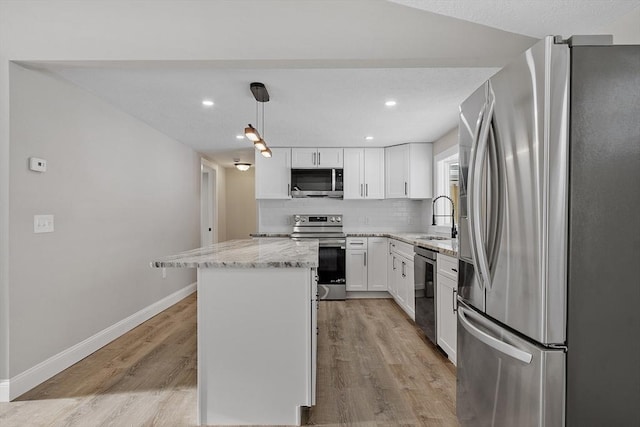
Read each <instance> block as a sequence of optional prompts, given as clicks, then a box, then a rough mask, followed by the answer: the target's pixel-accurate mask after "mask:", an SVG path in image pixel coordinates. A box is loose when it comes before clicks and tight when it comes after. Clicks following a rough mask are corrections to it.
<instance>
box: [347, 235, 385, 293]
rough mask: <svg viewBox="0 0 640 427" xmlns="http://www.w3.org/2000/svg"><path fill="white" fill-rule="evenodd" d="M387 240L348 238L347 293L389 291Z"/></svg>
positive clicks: (383, 238)
mask: <svg viewBox="0 0 640 427" xmlns="http://www.w3.org/2000/svg"><path fill="white" fill-rule="evenodd" d="M386 254H387V238H386V237H369V238H367V237H349V238H347V253H346V266H345V268H346V275H347V291H386V290H387V258H386Z"/></svg>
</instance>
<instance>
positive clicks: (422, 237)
mask: <svg viewBox="0 0 640 427" xmlns="http://www.w3.org/2000/svg"><path fill="white" fill-rule="evenodd" d="M413 237H414V238H415V239H418V240H451V237H442V236H433V235H430V234H419V235H416V236H413Z"/></svg>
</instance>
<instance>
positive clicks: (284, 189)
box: [255, 148, 291, 199]
mask: <svg viewBox="0 0 640 427" xmlns="http://www.w3.org/2000/svg"><path fill="white" fill-rule="evenodd" d="M271 153H272V156H271V158H266V157H264V156H263V155H262V154H260V152H258V151H256V157H255V159H256V161H255V164H256V166H255V168H256V173H255V176H256V199H290V198H291V148H272V149H271Z"/></svg>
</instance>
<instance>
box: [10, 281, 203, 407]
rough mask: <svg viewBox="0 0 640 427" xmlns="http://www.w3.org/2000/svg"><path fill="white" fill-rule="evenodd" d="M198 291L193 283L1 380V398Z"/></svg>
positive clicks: (18, 392)
mask: <svg viewBox="0 0 640 427" xmlns="http://www.w3.org/2000/svg"><path fill="white" fill-rule="evenodd" d="M195 291H196V284H195V283H192V284H190V285H188V286H186V287H184V288H182V289H180V290H179V291H176V292H174V293H172V294H171V295H169V296H167V297H165V298H163V299H161V300H160V301H157V302H155V303H153V304H151V305H150V306H148V307H145V308H143V309H142V310H140V311H138V312H136V313H134V314H132V315H131V316H129V317H127V318H126V319H123V320H121V321H119V322H118V323H116V324H114V325H111V326H109V327H108V328H106V329H103V330H102V331H100V332H98V333H97V334H95V335H93V336H91V337H89V338H87V339H86V340H84V341H82V342H80V343H78V344H76V345H74V346H72V347H69V348H68V349H66V350H64V351H61V352H60V353H58V354H56V355H54V356H52V357H50V358H48V359H47V360H45V361H44V362H41V363H38V364H37V365H36V366H33V367H32V368H29V369H27V370H26V371H24V372H21V373H19V374H18V375H16V376H15V377H13V378H11V379H10V380H0V402H8V401H10V400H13V399H15V398H16V397H18V396H20V395H21V394H23V393H26V392H27V391H29V390H31V389H32V388H34V387H35V386H37V385H38V384H41V383H43V382H44V381H46V380H48V379H49V378H51V377H53V376H54V375H56V374H58V373H60V372H62V371H63V370H65V369H67V368H68V367H69V366H71V365H73V364H74V363H77V362H79V361H80V360H82V359H84V358H85V357H87V356H88V355H90V354H91V353H93V352H94V351H96V350H98V349H100V348H101V347H104V346H105V345H107V344H109V343H110V342H111V341H113V340H115V339H116V338H118V337H120V336H122V335H124V334H125V333H127V332H129V331H130V330H131V329H133V328H135V327H136V326H138V325H140V324H141V323H143V322H146V321H147V320H149V319H150V318H152V317H153V316H155V315H156V314H158V313H160V312H162V311H164V310H166V309H167V308H169V307H171V306H172V305H174V304H175V303H177V302H179V301H180V300H182V299H184V298H186V297H187V296H189V295H191V294H192V293H193V292H195Z"/></svg>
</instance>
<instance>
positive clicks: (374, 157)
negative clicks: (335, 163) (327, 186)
mask: <svg viewBox="0 0 640 427" xmlns="http://www.w3.org/2000/svg"><path fill="white" fill-rule="evenodd" d="M345 165H346V150H345ZM345 169H346V166H345ZM345 174H346V170H345ZM363 182H364V185H365V188H364V196H365V198H367V199H384V148H365V149H364V174H363Z"/></svg>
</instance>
